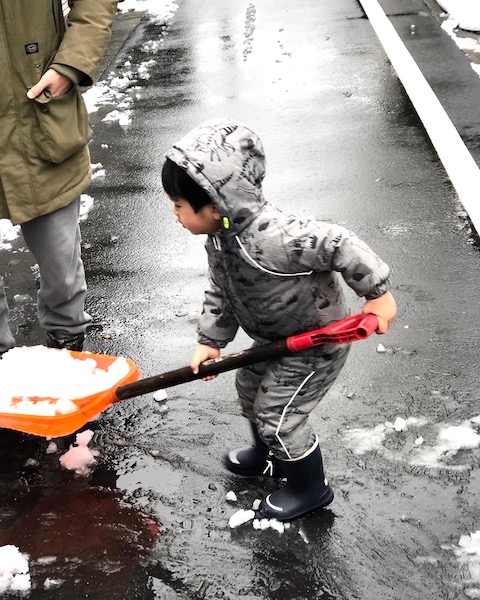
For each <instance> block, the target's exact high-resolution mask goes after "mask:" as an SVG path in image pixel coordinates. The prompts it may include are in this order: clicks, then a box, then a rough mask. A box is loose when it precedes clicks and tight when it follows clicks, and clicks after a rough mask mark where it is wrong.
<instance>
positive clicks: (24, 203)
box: [0, 0, 117, 224]
mask: <svg viewBox="0 0 480 600" xmlns="http://www.w3.org/2000/svg"><path fill="white" fill-rule="evenodd" d="M69 6H70V9H71V10H70V12H69V14H68V18H67V21H66V22H65V19H64V17H63V13H62V1H61V0H0V218H7V219H10V220H11V221H12V223H13V224H20V223H24V222H26V221H30V220H31V219H34V218H35V217H39V216H41V215H44V214H48V213H50V212H53V211H54V210H57V209H59V208H62V207H64V206H67V205H68V204H69V203H70V202H72V200H74V199H75V198H77V197H78V196H79V195H80V194H81V192H82V191H83V190H84V189H85V188H86V187H87V185H88V184H89V182H90V177H91V166H90V155H89V151H88V147H87V144H88V141H89V140H90V137H91V129H90V125H89V122H88V113H87V110H86V107H85V104H84V102H83V98H82V96H81V94H80V92H79V90H78V87H77V86H76V85H74V86H72V88H71V89H70V90H69V91H68V92H67V93H66V94H64V95H63V96H61V97H60V98H49V97H47V96H46V95H45V94H44V93H42V94H41V95H40V96H39V97H38V98H36V99H35V100H30V99H28V98H27V91H28V89H29V88H31V87H32V86H33V85H35V84H36V83H38V81H39V80H40V78H41V76H42V75H43V74H44V73H45V71H46V70H47V69H48V68H49V67H50V66H51V65H52V64H55V65H59V66H60V69H63V70H62V72H63V73H66V72H69V70H71V71H72V73H77V75H78V74H80V80H79V81H78V83H79V84H81V85H91V84H92V82H93V76H94V73H95V69H96V67H97V65H98V62H99V60H100V58H101V57H102V55H103V53H104V50H105V47H106V45H107V42H108V39H109V37H110V32H111V25H112V23H113V20H114V18H115V14H116V6H117V0H69ZM60 69H59V70H60Z"/></svg>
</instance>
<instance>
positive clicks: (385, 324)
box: [362, 292, 397, 334]
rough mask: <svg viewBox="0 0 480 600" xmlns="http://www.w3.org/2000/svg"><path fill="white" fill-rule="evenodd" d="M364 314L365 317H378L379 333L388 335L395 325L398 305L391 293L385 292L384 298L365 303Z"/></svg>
mask: <svg viewBox="0 0 480 600" xmlns="http://www.w3.org/2000/svg"><path fill="white" fill-rule="evenodd" d="M362 312H363V314H364V315H368V314H374V315H377V318H378V329H377V333H378V334H382V333H387V331H388V328H389V327H390V325H391V324H392V323H393V320H394V319H395V315H396V314H397V304H396V302H395V298H394V297H393V296H392V294H391V293H390V292H385V293H384V294H383V296H380V297H379V298H375V299H374V300H368V301H367V302H365V306H364V307H363V310H362Z"/></svg>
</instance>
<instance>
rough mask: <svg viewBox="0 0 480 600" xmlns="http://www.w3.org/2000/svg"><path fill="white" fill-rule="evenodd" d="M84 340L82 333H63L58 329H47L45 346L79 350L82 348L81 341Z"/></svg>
mask: <svg viewBox="0 0 480 600" xmlns="http://www.w3.org/2000/svg"><path fill="white" fill-rule="evenodd" d="M84 341H85V334H84V333H76V334H73V335H68V334H63V333H61V332H59V331H47V347H48V348H58V349H63V348H66V349H67V350H73V351H74V352H81V351H82V350H83V342H84Z"/></svg>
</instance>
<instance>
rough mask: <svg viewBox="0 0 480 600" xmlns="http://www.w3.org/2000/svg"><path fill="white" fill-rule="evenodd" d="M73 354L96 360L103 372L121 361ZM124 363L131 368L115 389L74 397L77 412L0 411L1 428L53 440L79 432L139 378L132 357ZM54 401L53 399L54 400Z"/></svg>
mask: <svg viewBox="0 0 480 600" xmlns="http://www.w3.org/2000/svg"><path fill="white" fill-rule="evenodd" d="M70 354H71V355H72V356H73V358H77V359H80V360H85V359H87V358H90V359H93V360H94V361H95V362H96V363H97V368H99V369H103V370H106V369H107V368H108V367H109V366H110V365H111V364H112V363H113V362H114V361H115V360H117V358H118V356H108V355H105V354H90V353H87V352H70ZM125 360H126V361H127V363H128V366H129V370H128V373H127V374H126V375H125V376H124V377H122V378H121V379H120V380H119V381H118V382H117V383H116V384H115V385H114V386H112V387H110V388H109V389H107V390H103V391H101V392H98V393H96V394H92V395H90V396H83V397H82V398H71V400H72V402H74V403H75V404H76V405H77V406H78V410H75V411H73V412H71V413H67V414H63V415H54V416H44V415H30V414H24V413H10V412H0V427H3V428H6V429H14V430H16V431H23V432H24V433H31V434H33V435H40V436H43V437H52V438H55V437H62V436H64V435H70V434H71V433H74V432H75V431H78V430H79V429H80V428H81V427H83V426H84V425H85V424H86V423H88V422H90V421H92V420H93V419H94V417H96V416H97V415H98V414H100V413H101V412H102V411H103V410H105V409H106V408H108V407H109V406H111V405H112V404H113V403H114V402H115V400H116V399H117V398H116V396H115V390H116V389H117V387H118V386H120V385H125V384H127V383H131V382H133V381H137V380H138V379H139V377H140V372H139V370H138V368H137V366H136V365H135V363H134V362H133V361H132V360H131V359H129V358H125ZM39 400H48V398H39ZM52 401H54V400H53V399H52Z"/></svg>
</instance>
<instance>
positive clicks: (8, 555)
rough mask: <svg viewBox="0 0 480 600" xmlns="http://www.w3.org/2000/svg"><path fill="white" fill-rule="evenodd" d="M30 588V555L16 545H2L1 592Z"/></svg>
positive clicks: (0, 548) (0, 547) (0, 552)
mask: <svg viewBox="0 0 480 600" xmlns="http://www.w3.org/2000/svg"><path fill="white" fill-rule="evenodd" d="M29 589H30V575H29V573H28V556H27V555H26V554H22V553H21V552H20V551H19V549H18V548H17V547H16V546H11V545H9V546H0V594H4V593H5V592H25V591H27V590H29Z"/></svg>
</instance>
